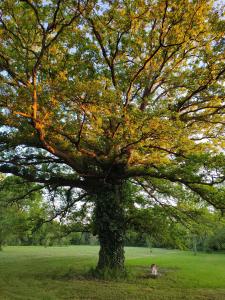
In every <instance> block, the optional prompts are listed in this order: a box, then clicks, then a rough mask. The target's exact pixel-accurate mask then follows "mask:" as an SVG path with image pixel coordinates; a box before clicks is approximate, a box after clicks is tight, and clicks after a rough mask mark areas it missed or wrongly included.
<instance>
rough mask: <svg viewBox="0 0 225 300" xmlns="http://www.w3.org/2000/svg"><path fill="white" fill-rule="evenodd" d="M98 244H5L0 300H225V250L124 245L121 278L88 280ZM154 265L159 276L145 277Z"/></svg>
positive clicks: (1, 254)
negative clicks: (212, 251) (123, 274)
mask: <svg viewBox="0 0 225 300" xmlns="http://www.w3.org/2000/svg"><path fill="white" fill-rule="evenodd" d="M97 256H98V247H97V246H68V247H48V248H44V247H5V248H4V250H3V252H0V300H12V299H23V300H31V299H33V300H36V299H42V300H57V299H85V300H88V299H116V300H124V299H129V300H130V299H133V300H136V299H138V300H139V299H150V300H151V299H152V300H153V299H154V300H162V299H164V300H176V299H182V300H185V299H188V300H203V299H204V300H206V299H207V300H215V299H216V300H223V299H224V300H225V254H205V253H198V254H197V255H194V254H193V253H192V252H188V251H178V250H163V249H153V250H152V253H151V252H150V251H149V249H147V248H133V247H128V248H126V266H127V268H128V270H129V277H128V279H126V280H117V281H107V280H104V281H103V280H97V279H95V280H94V279H92V278H91V277H90V275H88V274H89V272H88V271H89V270H90V268H91V267H94V266H95V265H96V263H97ZM152 263H156V264H157V265H158V266H159V272H160V273H161V276H160V277H159V278H157V279H152V278H149V266H150V265H151V264H152Z"/></svg>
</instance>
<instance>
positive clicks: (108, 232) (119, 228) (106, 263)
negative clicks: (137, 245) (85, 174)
mask: <svg viewBox="0 0 225 300" xmlns="http://www.w3.org/2000/svg"><path fill="white" fill-rule="evenodd" d="M123 200H124V199H123V193H122V185H108V186H107V188H102V189H101V190H100V192H99V193H98V198H97V201H96V206H95V214H94V225H95V232H96V234H97V235H98V238H99V242H100V251H99V261H98V265H97V268H96V270H97V271H104V270H108V271H109V270H111V271H113V272H116V273H117V272H123V271H124V269H125V268H124V261H125V257H124V237H125V209H124V205H123V203H124V201H123Z"/></svg>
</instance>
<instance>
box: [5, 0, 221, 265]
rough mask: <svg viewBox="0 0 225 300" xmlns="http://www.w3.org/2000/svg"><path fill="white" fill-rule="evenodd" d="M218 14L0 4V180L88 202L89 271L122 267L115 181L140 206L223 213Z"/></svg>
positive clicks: (136, 3) (144, 5)
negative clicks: (137, 196)
mask: <svg viewBox="0 0 225 300" xmlns="http://www.w3.org/2000/svg"><path fill="white" fill-rule="evenodd" d="M218 5H219V4H218V3H217V2H216V1H215V2H214V1H206V0H199V1H190V0H182V1H168V0H147V1H146V0H130V1H119V0H118V1H117V0H116V1H110V0H108V1H104V0H102V1H92V0H86V1H83V0H78V1H70V0H68V1H63V0H49V1H42V0H21V1H12V0H4V1H1V3H0V11H1V14H0V41H1V43H0V124H1V130H0V153H1V157H0V171H1V172H3V173H12V174H14V175H17V176H20V177H22V178H24V179H26V180H28V181H32V182H37V183H40V184H42V185H43V187H46V186H48V187H49V186H50V187H51V188H54V189H55V190H57V188H59V189H60V188H61V187H65V188H64V191H66V195H67V196H68V197H67V201H68V203H69V205H73V204H74V203H75V202H76V201H78V200H79V199H83V200H84V199H86V201H89V200H90V199H92V200H91V201H93V202H94V203H95V210H94V214H95V220H96V224H95V230H96V233H97V234H98V235H99V238H100V244H101V251H102V252H101V251H100V258H101V257H102V260H101V259H100V261H99V265H98V266H99V268H102V267H104V266H106V265H109V266H110V267H112V266H113V265H114V264H115V265H118V266H122V265H123V258H121V257H122V256H123V254H122V252H123V250H122V248H123V236H124V230H125V227H124V224H125V223H124V222H125V221H124V220H125V218H126V207H127V205H129V203H128V202H129V201H128V200H126V199H125V198H126V197H125V196H123V195H124V188H123V184H124V183H126V181H127V180H131V179H132V180H133V181H134V182H135V183H137V184H139V185H140V186H141V187H142V188H143V189H144V190H145V192H147V193H148V195H149V202H150V203H151V202H158V201H159V202H160V203H162V204H163V203H164V201H165V200H162V199H167V200H168V201H169V203H170V206H171V201H170V200H171V199H173V201H174V202H173V203H176V201H178V200H176V199H179V197H185V195H190V194H191V195H194V196H195V197H196V201H197V202H199V203H201V201H202V200H201V199H204V200H206V201H207V202H208V203H209V204H211V205H213V206H215V207H216V208H219V209H221V210H224V209H225V203H224V188H223V185H222V183H223V181H224V179H225V177H224V176H225V156H224V153H223V147H224V138H225V136H224V125H225V120H224V113H225V105H224V103H225V102H224V92H225V91H224V89H225V86H224V74H225V60H224V58H225V57H224V53H225V51H224V50H225V39H224V26H225V24H224V9H223V7H217V6H218ZM76 189H79V190H76ZM74 190H75V192H74ZM77 191H78V192H77ZM90 194H91V195H95V196H96V197H94V196H93V197H92V198H90V197H89V196H88V195H90ZM125 194H126V193H125ZM71 195H72V196H73V197H72V198H73V199H71ZM76 196H77V198H76ZM80 197H81V198H80ZM186 197H187V196H186ZM186 199H187V198H186ZM134 202H135V201H133V205H134ZM164 206H165V204H164ZM106 216H107V217H106ZM97 220H98V221H97ZM106 232H107V233H106ZM109 233H110V234H109ZM109 237H110V239H111V240H114V241H117V242H115V243H114V244H113V245H115V249H113V250H112V249H111V250H109V249H110V248H111V247H112V243H111V244H110V242H109ZM119 248H121V251H117V250H118V249H119ZM110 251H112V252H114V254H115V253H117V254H115V257H114V258H115V260H114V259H112V257H111V258H110V255H111V254H110V255H109V256H107V255H106V253H109V252H110ZM103 258H104V259H103ZM120 258H121V261H120V263H118V264H117V263H116V261H119V260H120Z"/></svg>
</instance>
